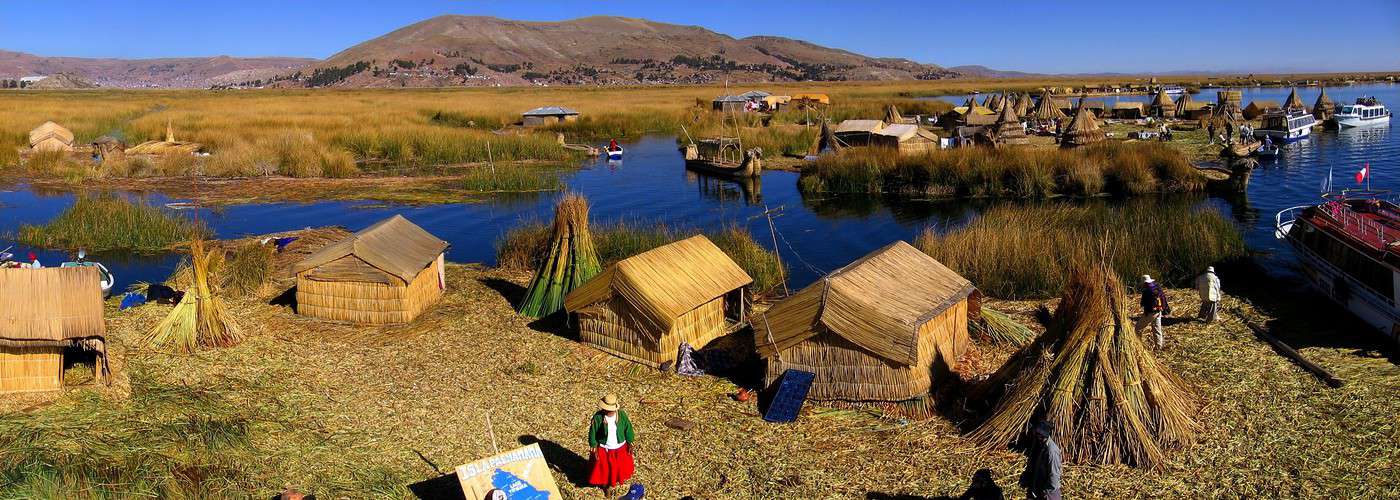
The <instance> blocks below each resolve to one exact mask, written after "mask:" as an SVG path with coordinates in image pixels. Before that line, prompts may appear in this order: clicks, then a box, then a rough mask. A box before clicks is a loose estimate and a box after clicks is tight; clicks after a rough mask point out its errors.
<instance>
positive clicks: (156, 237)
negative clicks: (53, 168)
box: [16, 195, 209, 251]
mask: <svg viewBox="0 0 1400 500" xmlns="http://www.w3.org/2000/svg"><path fill="white" fill-rule="evenodd" d="M208 234H209V231H208V230H207V229H206V228H205V227H204V226H202V225H200V224H197V223H195V222H193V221H191V220H189V219H186V218H184V217H181V216H179V215H176V214H175V213H173V212H171V211H169V210H165V209H163V208H160V207H155V206H152V205H148V204H146V203H145V202H144V201H131V200H129V199H127V198H123V197H119V196H111V195H99V196H81V197H79V198H78V199H77V200H75V201H74V202H73V205H72V206H70V207H68V208H67V209H65V210H64V211H63V212H62V213H60V214H58V217H55V218H54V219H53V220H52V221H49V223H48V224H44V225H42V226H36V225H31V224H25V225H22V226H20V228H19V233H18V234H17V235H16V240H18V241H19V242H20V243H22V244H25V245H29V246H34V247H42V248H59V249H65V250H76V249H79V248H84V249H87V250H92V251H102V250H134V251H157V250H161V249H164V248H167V247H169V246H170V245H173V244H175V243H179V242H182V241H187V240H189V239H191V238H192V237H194V236H196V235H208Z"/></svg>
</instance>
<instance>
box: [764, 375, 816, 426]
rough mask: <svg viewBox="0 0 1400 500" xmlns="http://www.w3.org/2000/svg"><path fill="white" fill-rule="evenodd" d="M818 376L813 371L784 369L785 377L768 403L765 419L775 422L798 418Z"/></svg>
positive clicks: (790, 420)
mask: <svg viewBox="0 0 1400 500" xmlns="http://www.w3.org/2000/svg"><path fill="white" fill-rule="evenodd" d="M816 376H817V375H816V374H815V373H812V372H804V371H802V370H793V369H791V368H789V369H788V370H787V371H784V372H783V378H782V379H781V380H779V382H778V391H777V393H775V394H774V395H773V401H772V402H771V403H769V404H768V411H766V412H764V413H763V419H764V420H767V421H769V422H775V423H786V422H792V421H794V420H797V413H798V412H800V411H802V403H803V402H804V401H806V400H807V391H809V390H811V389H812V380H813V379H815V378H816Z"/></svg>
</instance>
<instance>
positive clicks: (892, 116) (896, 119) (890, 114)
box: [885, 104, 919, 125]
mask: <svg viewBox="0 0 1400 500" xmlns="http://www.w3.org/2000/svg"><path fill="white" fill-rule="evenodd" d="M885 123H888V124H891V125H893V124H896V123H909V124H915V125H917V124H918V123H919V120H918V118H915V117H912V116H911V117H905V116H904V115H902V114H900V113H899V108H897V107H895V105H893V104H891V105H890V106H889V107H888V108H885Z"/></svg>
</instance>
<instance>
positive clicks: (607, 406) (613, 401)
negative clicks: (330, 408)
mask: <svg viewBox="0 0 1400 500" xmlns="http://www.w3.org/2000/svg"><path fill="white" fill-rule="evenodd" d="M618 407H619V406H618V404H617V395H616V394H608V395H606V396H603V400H602V401H599V402H598V409H600V410H603V411H617V409H618Z"/></svg>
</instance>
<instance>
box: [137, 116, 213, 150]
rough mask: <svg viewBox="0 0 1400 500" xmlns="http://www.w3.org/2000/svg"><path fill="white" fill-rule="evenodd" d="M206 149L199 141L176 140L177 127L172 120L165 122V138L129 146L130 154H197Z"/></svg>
mask: <svg viewBox="0 0 1400 500" xmlns="http://www.w3.org/2000/svg"><path fill="white" fill-rule="evenodd" d="M202 149H204V145H203V144H200V143H197V142H181V141H177V140H175V128H174V126H172V125H171V124H170V122H166V123H165V140H163V141H146V142H143V143H141V144H137V145H135V146H132V147H130V148H127V150H126V154H129V155H169V154H186V155H190V154H195V153H198V152H199V151H200V150H202Z"/></svg>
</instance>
